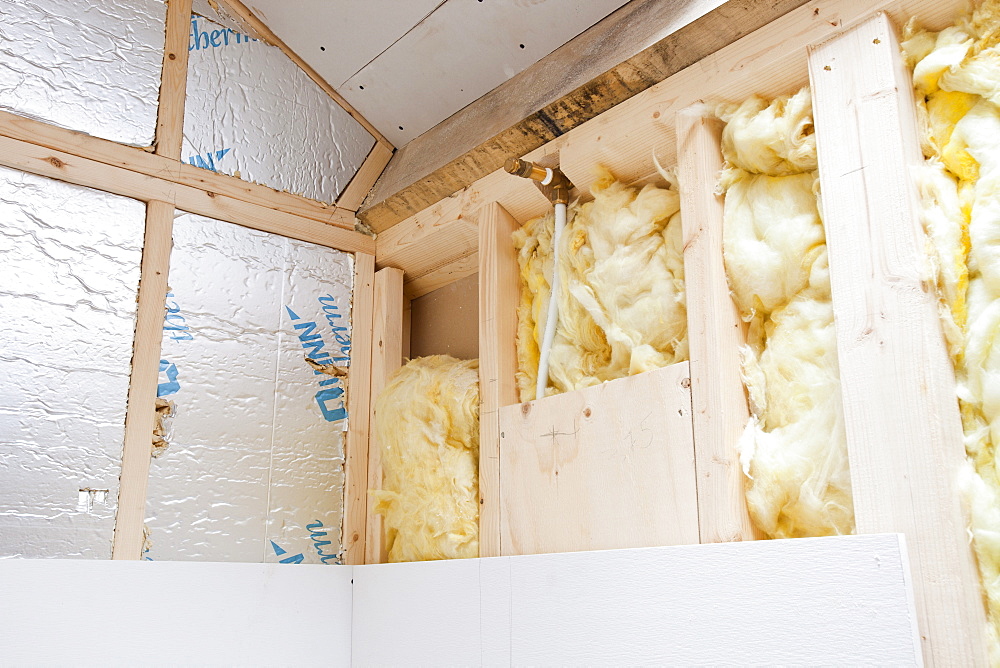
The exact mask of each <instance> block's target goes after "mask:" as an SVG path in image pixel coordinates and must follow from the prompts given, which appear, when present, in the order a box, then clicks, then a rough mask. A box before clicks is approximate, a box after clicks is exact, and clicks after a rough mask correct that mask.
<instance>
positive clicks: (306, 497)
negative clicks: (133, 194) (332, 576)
mask: <svg viewBox="0 0 1000 668" xmlns="http://www.w3.org/2000/svg"><path fill="white" fill-rule="evenodd" d="M173 243H174V247H173V251H172V252H171V256H170V292H169V294H167V295H166V300H165V306H166V312H165V314H164V315H165V317H164V323H163V339H162V342H163V343H162V348H161V353H160V384H159V386H158V388H157V394H158V395H159V399H160V401H161V402H162V401H166V402H169V404H170V405H171V406H172V415H171V416H170V417H169V418H168V420H169V427H168V428H167V429H165V431H166V432H167V434H166V436H165V440H166V446H165V448H164V447H163V446H161V447H160V450H161V452H160V453H159V456H158V457H156V458H155V459H153V460H152V462H151V463H150V473H149V493H148V503H147V520H146V522H147V525H148V526H149V528H150V530H151V542H152V546H151V548H150V549H149V551H148V552H147V553H146V557H147V558H149V559H154V560H185V561H188V560H190V561H228V562H233V561H242V562H271V563H274V562H281V563H307V564H308V563H311V564H334V563H337V562H338V560H339V553H340V549H341V539H340V532H341V524H342V519H343V494H344V473H343V465H344V446H343V437H344V434H343V432H344V430H345V429H346V428H347V426H348V425H347V421H348V416H347V411H346V401H345V400H346V398H347V393H348V392H349V391H350V388H349V387H347V383H346V379H345V378H342V377H341V376H340V373H339V372H340V371H346V369H345V368H344V367H347V366H348V364H349V361H350V360H349V358H350V346H351V329H350V317H351V290H352V284H353V263H352V258H351V256H350V255H348V254H345V253H342V252H340V251H336V250H333V249H331V248H326V247H324V246H318V245H315V244H310V243H305V242H300V241H295V240H292V239H287V238H285V237H281V236H278V235H274V234H269V233H266V232H260V231H257V230H251V229H247V228H244V227H240V226H238V225H233V224H230V223H226V222H222V221H219V220H213V219H211V218H205V217H203V216H197V215H193V214H190V213H181V214H179V215H178V216H177V217H176V219H175V221H174V234H173Z"/></svg>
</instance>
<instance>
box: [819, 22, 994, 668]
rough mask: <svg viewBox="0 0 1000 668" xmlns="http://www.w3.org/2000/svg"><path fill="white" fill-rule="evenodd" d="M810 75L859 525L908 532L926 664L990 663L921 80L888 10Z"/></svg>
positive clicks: (822, 55) (824, 53)
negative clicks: (923, 187) (943, 309)
mask: <svg viewBox="0 0 1000 668" xmlns="http://www.w3.org/2000/svg"><path fill="white" fill-rule="evenodd" d="M809 73H810V79H811V83H812V91H813V110H814V114H815V124H816V137H817V141H818V150H819V174H820V180H821V185H822V193H823V196H822V205H823V221H824V224H825V226H826V236H827V247H828V249H829V255H830V278H831V283H832V288H833V306H834V314H835V318H836V325H837V350H838V354H839V359H840V376H841V382H842V384H843V400H844V419H845V422H846V427H847V443H848V451H849V454H850V462H851V483H852V486H853V492H854V512H855V518H856V522H857V531H858V533H883V532H900V533H904V534H906V542H907V547H908V551H909V553H910V556H911V559H910V563H911V568H912V573H913V582H914V594H915V599H916V606H917V617H918V621H919V625H920V631H921V637H922V639H923V649H924V659H925V661H926V662H927V663H928V664H929V665H937V666H972V665H987V664H986V655H985V649H984V640H985V635H984V630H985V618H984V609H983V601H982V597H981V594H980V590H979V581H978V577H977V574H976V567H975V564H974V559H973V554H972V551H971V549H970V546H969V539H968V534H967V531H966V521H965V518H964V517H963V512H962V508H961V502H960V495H959V490H958V488H957V473H958V469H959V467H960V466H961V465H962V463H963V461H964V460H965V451H964V447H963V443H962V441H963V434H962V425H961V420H960V418H959V411H958V402H957V400H956V396H955V377H954V371H953V369H952V365H951V362H950V361H949V358H948V352H947V350H946V347H945V341H944V336H943V335H942V332H941V326H940V322H939V320H938V301H937V294H936V292H935V289H934V284H933V281H932V282H931V283H928V282H927V274H926V269H925V266H926V264H927V256H926V248H925V244H926V241H925V235H924V232H923V230H922V227H921V223H920V216H919V214H920V203H919V200H918V196H917V188H916V185H915V183H914V181H913V174H914V171H915V169H916V167H917V166H918V165H919V164H920V162H921V161H922V159H923V158H922V156H921V152H920V138H919V135H918V131H917V117H916V110H915V105H914V100H913V91H912V83H911V79H910V75H909V72H908V70H907V68H906V66H905V63H904V62H903V58H902V56H901V54H900V48H899V42H898V40H897V37H896V34H895V30H894V29H893V27H892V24H891V22H890V21H889V19H888V17H887V16H886V15H885V14H884V13H879V14H877V15H876V16H874V17H873V18H871V19H869V20H867V21H865V22H863V23H861V24H860V25H858V26H857V27H855V28H852V29H851V30H848V31H847V32H845V33H843V34H841V35H838V36H837V37H834V38H833V39H830V40H829V41H827V42H824V43H822V44H820V45H818V46H816V47H814V48H812V49H810V53H809Z"/></svg>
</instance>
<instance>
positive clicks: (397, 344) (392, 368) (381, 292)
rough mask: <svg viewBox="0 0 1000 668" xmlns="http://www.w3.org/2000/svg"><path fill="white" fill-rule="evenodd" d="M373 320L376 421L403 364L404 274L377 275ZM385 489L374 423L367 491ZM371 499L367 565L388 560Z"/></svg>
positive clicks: (382, 272) (397, 271)
mask: <svg viewBox="0 0 1000 668" xmlns="http://www.w3.org/2000/svg"><path fill="white" fill-rule="evenodd" d="M374 314H375V315H374V318H373V320H372V384H371V402H372V404H371V415H372V420H374V419H375V400H376V399H377V398H378V395H379V393H380V392H381V391H382V390H383V389H384V388H385V386H386V385H387V384H388V383H389V379H390V378H392V375H393V374H394V373H396V371H398V370H399V367H400V366H402V364H403V271H402V270H401V269H395V268H393V267H386V268H385V269H380V270H379V271H377V272H375V309H374ZM381 488H382V451H381V449H380V446H379V444H378V439H376V438H375V429H374V422H372V429H371V436H370V437H369V439H368V489H381ZM374 506H375V504H374V502H373V500H372V498H371V496H369V497H368V520H367V525H366V526H367V535H366V536H365V563H366V564H382V563H385V561H386V545H385V534H384V533H383V530H382V516H381V515H376V514H375V512H374Z"/></svg>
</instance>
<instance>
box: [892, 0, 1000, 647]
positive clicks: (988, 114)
mask: <svg viewBox="0 0 1000 668" xmlns="http://www.w3.org/2000/svg"><path fill="white" fill-rule="evenodd" d="M907 33H908V35H907V36H908V39H907V40H906V41H905V42H904V44H903V48H904V52H905V54H906V57H907V60H908V62H909V64H910V65H911V67H913V83H914V86H915V88H916V91H917V101H918V111H919V112H920V115H921V117H922V120H923V130H924V137H923V140H924V154H925V156H926V157H927V160H926V161H925V163H924V166H923V171H922V172H921V173H920V174H919V183H920V194H921V197H922V200H923V209H924V211H923V214H924V221H923V222H924V227H925V229H926V231H927V234H928V238H929V247H930V250H931V251H932V257H933V259H934V260H935V262H936V265H937V268H938V272H937V273H938V277H937V278H938V289H939V294H940V299H941V309H940V311H941V315H942V321H943V323H944V325H945V327H944V329H945V333H946V335H947V337H948V343H949V348H950V350H951V354H952V358H953V360H954V362H955V369H956V375H957V377H958V394H959V400H960V405H961V409H962V422H963V426H964V429H965V449H966V452H967V454H968V456H969V460H970V466H969V467H967V468H966V469H965V470H964V471H963V483H964V489H965V493H966V496H967V500H968V503H969V508H970V516H971V524H972V535H973V538H974V545H975V550H976V556H977V559H978V562H979V570H980V575H981V577H982V582H983V588H984V592H985V597H986V602H987V609H988V615H989V620H990V629H989V635H990V653H991V660H992V663H993V665H1000V477H998V471H1000V467H998V463H997V459H996V458H997V447H996V445H997V443H1000V106H998V105H1000V1H997V0H989V1H987V2H984V3H982V4H981V5H980V6H979V7H977V8H976V9H975V10H974V11H972V12H971V13H970V14H967V15H965V16H962V17H960V18H959V19H958V21H957V22H956V23H955V25H953V26H950V27H948V28H945V29H944V30H942V31H941V32H938V33H930V32H926V31H915V30H914V29H913V26H912V25H911V26H908V29H907Z"/></svg>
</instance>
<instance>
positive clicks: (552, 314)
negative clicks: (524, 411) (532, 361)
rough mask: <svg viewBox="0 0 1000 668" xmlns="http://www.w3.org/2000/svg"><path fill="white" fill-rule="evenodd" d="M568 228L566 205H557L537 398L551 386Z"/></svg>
mask: <svg viewBox="0 0 1000 668" xmlns="http://www.w3.org/2000/svg"><path fill="white" fill-rule="evenodd" d="M565 227H566V205H565V204H559V203H557V204H556V228H555V233H554V234H553V235H552V281H551V283H550V284H551V286H552V292H551V293H550V294H549V312H548V314H547V315H546V317H545V331H544V333H543V335H542V349H541V352H540V354H539V356H538V382H537V384H536V385H535V398H536V399H541V398H542V397H544V396H545V388H546V387H548V385H549V353H550V352H552V341H553V339H555V337H556V321H557V320H559V245H560V244H559V240H560V239H561V238H562V233H563V228H565Z"/></svg>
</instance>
